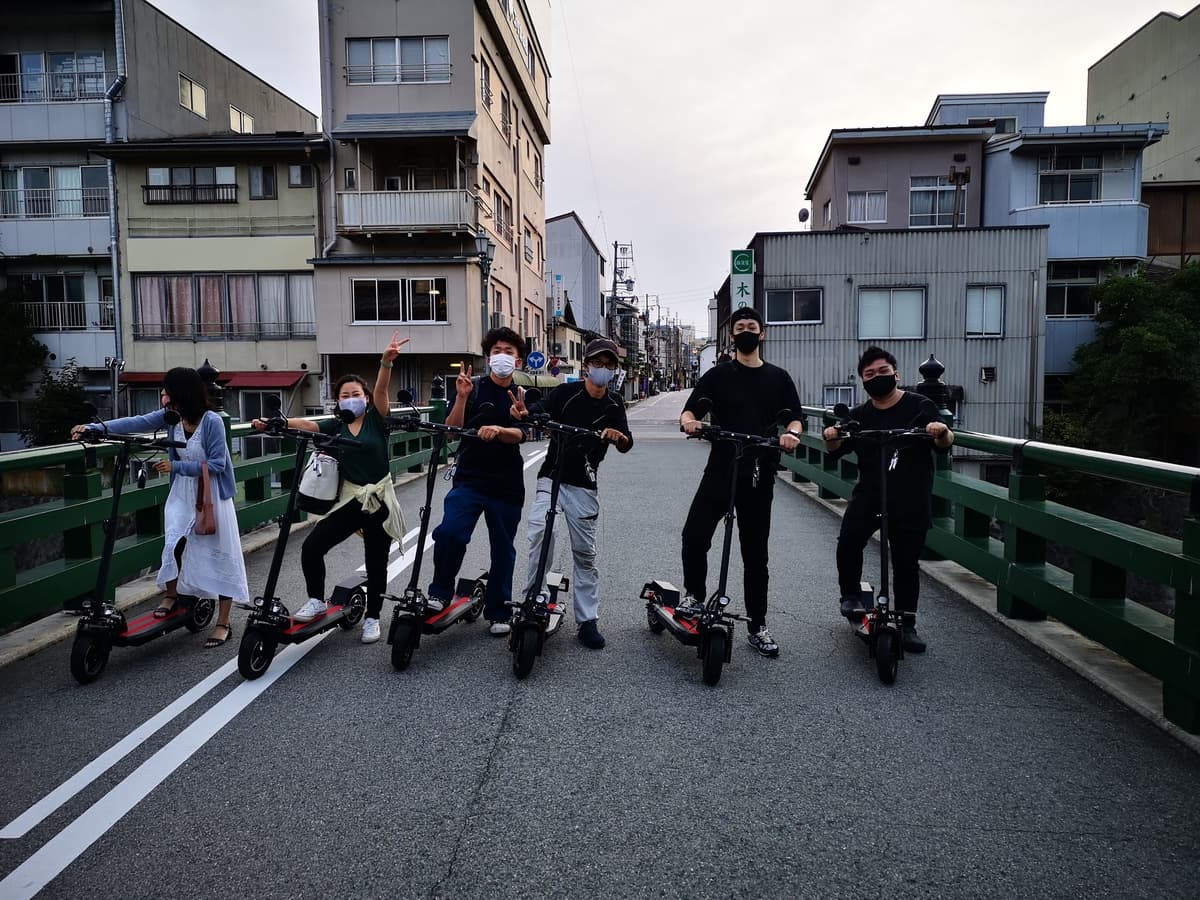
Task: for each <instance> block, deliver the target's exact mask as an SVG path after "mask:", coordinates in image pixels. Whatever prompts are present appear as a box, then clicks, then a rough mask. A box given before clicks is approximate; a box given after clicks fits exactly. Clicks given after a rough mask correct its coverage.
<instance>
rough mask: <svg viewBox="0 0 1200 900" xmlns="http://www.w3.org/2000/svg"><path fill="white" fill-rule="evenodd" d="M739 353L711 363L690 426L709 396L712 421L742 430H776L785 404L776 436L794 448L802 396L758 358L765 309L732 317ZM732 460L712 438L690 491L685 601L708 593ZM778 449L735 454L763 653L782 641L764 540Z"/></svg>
mask: <svg viewBox="0 0 1200 900" xmlns="http://www.w3.org/2000/svg"><path fill="white" fill-rule="evenodd" d="M729 330H730V334H732V335H733V343H734V346H735V348H736V351H737V353H736V356H735V358H734V359H733V360H731V361H730V362H726V363H721V364H719V365H716V366H713V367H712V368H711V369H709V370H708V371H707V372H705V373H704V375H703V376H701V378H700V380H699V381H698V382H696V387H695V388H693V390H692V394H691V396H690V397H688V400H687V403H686V404H685V405H684V407H683V413H682V414H681V415H680V417H679V424H680V425H682V426H683V430H684V431H686V432H687V433H688V434H695V433H696V432H698V431H699V430H700V419H699V418H698V416H700V415H703V414H704V407H705V401H707V403H708V404H709V408H710V409H711V411H712V417H713V420H714V422H715V423H716V424H718V425H720V427H721V428H723V429H725V430H726V431H741V432H746V433H750V434H761V435H767V436H771V437H774V436H775V434H776V431H777V428H778V421H779V414H780V412H781V411H783V410H787V411H788V415H789V421H788V425H787V430H786V431H785V432H784V433H783V434H782V435H780V436H779V443H780V446H782V447H783V449H785V450H789V451H790V450H794V449H795V448H796V446H797V445H798V444H799V443H800V434H801V432H802V430H803V428H804V424H803V423H802V422H801V421H800V397H799V395H798V394H797V393H796V384H795V382H793V381H792V377H791V376H790V375H789V374H788V373H787V372H786V371H785V370H783V369H781V368H779V366H773V365H771V364H770V363H768V362H763V359H762V351H761V346H762V341H763V339H764V337H765V336H766V329H764V328H763V320H762V316H761V315H759V313H758V312H757V311H756V310H754V309H751V308H749V307H743V308H741V309H739V310H736V311H735V312H734V313H733V315H731V316H730V317H729ZM733 461H734V446H733V444H731V443H728V442H718V443H715V444H713V446H712V450H711V451H710V452H709V455H708V465H706V466H705V468H704V477H703V478H701V479H700V486H699V487H698V488H697V489H696V495H695V496H694V497H693V498H692V506H691V508H690V509H689V510H688V516H687V521H686V522H685V523H684V526H683V587H684V592H685V594H686V596H685V597H684V599H683V603H682V607H683V608H688V609H698V608H699V606H700V605H701V604H702V603H703V601H704V597H705V596H706V595H707V593H708V592H707V585H706V579H707V576H708V550H709V547H711V546H712V536H713V532H714V531H715V530H716V527H717V523H718V522H720V521H721V518H722V517H723V516H724V515H725V513H726V511H727V510H728V508H729V489H730V478H729V469H730V466H731V465H732V463H733ZM778 462H779V454H778V453H777V452H771V451H768V452H755V451H754V450H753V449H750V450H749V451H748V452H747V454H746V455H745V456H743V458H742V459H741V461H740V465H739V468H738V488H737V498H736V510H735V512H736V515H737V525H738V538H739V542H740V544H741V548H742V567H743V571H744V577H743V582H744V587H745V591H746V597H745V600H746V615H747V616H749V618H750V624H749V632H750V635H749V640H750V644H751V646H753V647H754V648H755V649H756V650H758V651H759V652H760V653H762V654H763V655H764V656H778V655H779V644H778V643H777V642H776V641H775V639H774V638H773V637H772V636H771V633H770V632H769V631H767V624H766V623H767V587H768V574H767V555H768V554H767V549H768V548H767V543H768V541H769V540H770V536H771V501H772V500H773V499H774V496H775V468H776V465H777V464H778Z"/></svg>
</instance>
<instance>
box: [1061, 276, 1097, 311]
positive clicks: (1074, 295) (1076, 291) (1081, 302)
mask: <svg viewBox="0 0 1200 900" xmlns="http://www.w3.org/2000/svg"><path fill="white" fill-rule="evenodd" d="M1095 312H1096V308H1095V305H1094V304H1093V303H1092V289H1091V288H1090V287H1088V286H1087V285H1086V284H1072V285H1069V286H1068V287H1067V315H1068V316H1090V315H1094V314H1095Z"/></svg>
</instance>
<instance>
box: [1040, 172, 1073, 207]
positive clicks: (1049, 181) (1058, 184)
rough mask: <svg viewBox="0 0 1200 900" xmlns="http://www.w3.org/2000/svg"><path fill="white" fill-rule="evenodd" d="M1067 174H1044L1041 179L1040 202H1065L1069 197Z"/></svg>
mask: <svg viewBox="0 0 1200 900" xmlns="http://www.w3.org/2000/svg"><path fill="white" fill-rule="evenodd" d="M1067 177H1068V176H1066V175H1043V176H1042V177H1041V181H1040V192H1039V195H1038V202H1039V203H1064V202H1066V199H1067Z"/></svg>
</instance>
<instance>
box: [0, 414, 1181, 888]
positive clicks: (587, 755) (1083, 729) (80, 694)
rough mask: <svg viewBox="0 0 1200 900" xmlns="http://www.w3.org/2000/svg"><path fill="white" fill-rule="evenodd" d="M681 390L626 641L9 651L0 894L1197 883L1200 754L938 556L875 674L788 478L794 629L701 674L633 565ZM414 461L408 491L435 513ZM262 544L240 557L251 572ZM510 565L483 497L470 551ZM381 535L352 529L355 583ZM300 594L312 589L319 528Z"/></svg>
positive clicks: (782, 497) (458, 636)
mask: <svg viewBox="0 0 1200 900" xmlns="http://www.w3.org/2000/svg"><path fill="white" fill-rule="evenodd" d="M683 399H684V395H683V394H678V393H677V394H666V395H660V396H658V397H655V398H652V399H651V400H649V401H647V402H645V403H643V404H640V405H639V406H637V407H636V408H635V409H634V410H633V411H632V412H631V415H630V420H631V425H632V427H633V429H634V431H635V437H636V438H637V444H636V446H635V447H634V449H633V451H632V452H630V453H629V454H626V455H617V454H615V453H610V455H609V458H608V459H607V460H606V461H605V463H604V465H603V467H602V468H601V471H600V480H601V498H602V507H603V513H602V537H603V544H602V550H601V556H602V570H603V572H604V584H603V591H604V593H603V598H604V599H603V604H602V609H601V620H600V621H601V625H602V630H603V632H604V633H605V635H606V637H607V638H608V642H609V643H608V647H607V648H606V649H605V650H603V651H600V652H593V651H589V650H587V649H585V648H584V647H582V646H581V645H580V644H579V643H578V642H577V641H576V640H575V638H574V628H573V626H572V625H569V624H568V625H566V626H564V628H563V629H562V630H561V631H560V632H559V634H558V635H557V636H556V637H555V638H554V639H553V640H552V641H551V642H550V643H549V645H548V646H547V649H546V652H545V655H544V656H543V657H542V658H541V659H540V660H539V661H538V663H537V666H536V668H535V670H534V672H533V674H532V675H531V676H530V677H529V678H528V679H527V680H526V681H523V682H518V681H516V680H515V679H514V678H513V676H512V673H511V666H510V656H509V654H508V652H507V650H506V647H505V643H504V642H503V641H501V640H496V639H494V638H491V637H489V636H488V635H487V633H486V631H485V629H484V628H483V626H482V625H481V624H475V625H469V626H461V627H457V628H454V629H451V630H450V631H448V632H446V633H444V634H442V635H440V636H436V637H431V638H427V639H426V640H425V641H424V642H423V644H422V646H421V648H420V650H418V651H417V653H416V655H415V657H414V660H413V663H412V666H411V667H410V668H409V669H408V671H406V672H403V673H397V672H394V671H393V670H392V668H391V665H390V663H389V658H388V651H389V648H388V647H387V645H386V644H385V643H383V642H380V643H378V644H375V645H371V646H364V645H363V644H361V643H359V641H358V633H357V632H354V633H343V632H340V631H337V630H335V631H333V632H330V633H328V635H327V636H326V637H325V638H324V639H323V640H320V641H319V642H310V643H309V644H306V645H303V646H302V647H299V648H294V650H293V649H289V650H288V651H286V652H285V653H281V654H280V656H278V657H277V658H276V660H275V662H274V664H273V665H272V668H271V670H270V672H269V673H268V675H267V676H266V677H265V678H263V679H261V680H260V681H257V682H252V683H245V682H243V681H242V679H241V678H240V676H238V675H237V674H236V671H234V670H233V668H232V665H231V660H232V659H233V658H234V656H235V655H236V647H237V644H236V638H237V637H240V634H241V624H242V621H243V619H244V614H243V613H240V612H235V614H234V625H235V632H236V634H235V640H234V641H231V642H230V643H229V644H228V645H227V646H226V647H225V648H222V649H220V650H216V651H206V650H203V649H202V643H203V635H198V636H192V635H189V634H187V632H185V631H179V632H176V633H174V634H172V635H169V636H167V637H165V638H163V639H162V640H159V641H156V642H153V643H151V644H149V645H146V646H144V647H142V648H137V649H132V650H127V649H117V650H114V651H113V656H112V659H111V661H110V663H109V667H108V669H107V671H106V672H105V674H104V676H103V677H102V678H101V679H100V680H99V681H98V682H96V683H95V684H92V685H90V686H87V687H80V686H78V685H77V684H76V683H75V682H74V680H73V679H72V678H71V675H70V672H69V670H68V665H67V662H68V654H69V649H70V648H69V644H68V643H61V644H58V645H55V646H52V647H50V648H49V649H47V650H44V651H42V652H40V653H38V654H36V655H34V656H32V657H29V658H27V659H25V660H23V661H21V662H19V663H16V664H14V665H12V666H9V667H7V668H4V669H0V754H2V755H3V758H4V760H5V769H6V778H5V780H4V790H3V791H2V792H0V900H8V898H14V897H23V896H30V895H31V894H32V892H34V891H35V890H36V889H38V888H39V887H40V888H41V893H40V894H39V896H42V897H63V898H67V897H70V898H79V897H93V896H95V897H121V898H142V897H146V898H149V897H175V896H191V897H402V898H408V897H430V898H432V897H488V898H490V897H518V896H520V897H571V898H591V897H596V898H609V897H680V898H682V897H688V898H696V897H801V896H803V897H809V896H811V897H834V896H844V897H861V896H883V895H901V896H934V897H1012V896H1079V897H1083V896H1113V897H1189V898H1190V897H1194V896H1196V894H1197V891H1198V887H1197V885H1198V884H1200V882H1198V881H1197V876H1196V860H1197V858H1198V851H1200V802H1197V797H1200V759H1197V757H1196V756H1195V755H1194V754H1193V753H1192V752H1191V751H1189V750H1187V749H1185V748H1184V747H1182V746H1181V745H1179V744H1177V743H1176V742H1175V741H1173V740H1172V739H1171V738H1170V737H1168V736H1167V735H1165V734H1163V733H1162V732H1160V731H1159V730H1157V729H1156V728H1154V727H1152V726H1151V725H1149V724H1148V723H1146V722H1145V721H1144V720H1142V719H1141V718H1139V717H1138V716H1137V715H1135V714H1134V713H1132V712H1130V711H1129V710H1127V709H1126V708H1125V707H1123V706H1121V705H1119V704H1118V703H1116V702H1115V701H1114V700H1112V699H1110V698H1109V697H1108V696H1107V695H1105V694H1103V693H1101V692H1100V691H1099V690H1097V689H1096V688H1094V687H1093V686H1092V685H1090V684H1089V683H1087V682H1085V681H1084V680H1083V679H1081V678H1079V677H1077V676H1076V675H1074V674H1073V673H1071V672H1069V671H1068V670H1066V669H1065V668H1063V667H1062V666H1060V665H1059V664H1057V663H1056V662H1054V661H1053V660H1051V659H1049V658H1048V657H1046V656H1045V655H1044V654H1042V653H1041V652H1040V651H1038V650H1036V649H1034V648H1033V647H1031V646H1030V645H1028V644H1026V643H1024V642H1023V641H1022V640H1021V639H1020V638H1019V637H1017V636H1015V635H1014V634H1012V633H1011V632H1009V631H1008V630H1007V629H1005V628H1004V627H1003V626H1001V625H999V624H998V623H996V622H994V621H993V620H991V619H990V618H988V617H987V616H986V615H984V614H983V613H981V612H979V611H978V610H976V609H975V608H974V607H971V606H969V605H968V604H965V603H963V602H962V601H960V600H958V599H956V598H955V597H954V596H953V595H952V594H949V593H948V592H946V591H945V590H944V589H943V588H941V587H939V586H938V585H937V584H935V583H933V582H930V581H926V582H924V583H923V585H922V605H921V609H922V615H921V626H922V632H923V634H925V636H926V637H927V639H928V640H929V642H930V650H929V652H928V653H926V654H925V655H924V656H923V657H912V656H910V657H908V658H907V659H906V660H905V661H904V662H902V663H901V670H900V676H899V679H898V681H897V683H896V684H895V685H894V686H893V687H884V686H883V685H881V684H880V683H879V682H878V680H877V679H876V676H875V672H874V667H873V664H872V663H871V662H870V661H869V660H868V659H867V655H866V651H865V648H864V647H863V646H862V645H861V644H860V642H859V641H858V640H857V639H856V638H855V637H854V636H853V635H852V634H851V632H850V630H849V628H848V627H847V626H846V624H845V623H844V622H843V620H841V619H840V617H839V616H838V615H837V612H836V605H835V603H834V600H833V597H834V593H835V591H834V583H833V575H832V569H831V567H832V560H833V553H834V543H835V540H836V535H837V519H836V517H835V516H833V515H832V514H830V513H829V512H827V511H826V510H824V509H823V508H820V507H818V506H816V505H814V504H813V503H811V502H810V501H809V500H807V499H806V498H805V497H803V496H802V495H800V494H798V493H796V492H793V491H791V490H789V489H787V488H786V487H785V486H782V485H780V486H779V487H778V488H777V490H776V501H775V509H774V519H773V531H772V535H773V538H772V589H771V598H770V610H771V611H770V626H771V629H772V632H773V633H774V634H775V635H776V637H777V638H778V640H779V642H780V644H781V646H782V654H781V656H780V657H779V658H778V659H773V660H772V659H765V658H762V657H760V656H758V655H757V654H756V653H755V652H754V651H753V650H752V649H751V648H750V647H749V646H748V645H747V644H746V643H745V632H744V629H740V628H739V632H738V639H737V643H736V645H735V647H734V657H733V661H732V663H731V664H730V665H729V666H727V667H726V669H725V673H724V675H723V677H722V680H721V683H720V684H719V685H718V686H717V687H715V688H709V687H706V686H705V685H704V684H703V683H702V682H701V679H700V665H699V661H698V659H697V658H696V656H695V653H694V651H693V650H691V649H690V648H686V647H683V646H682V645H680V644H678V643H676V642H675V641H673V640H672V639H671V638H670V636H669V635H665V634H663V635H657V636H656V635H653V634H651V633H650V632H649V631H648V629H647V628H646V623H645V610H644V607H643V604H642V602H641V601H640V600H638V599H636V598H637V594H638V593H639V591H640V589H641V587H642V584H643V582H644V581H645V580H647V578H649V577H652V576H662V577H666V578H668V579H670V580H673V581H675V582H676V583H678V582H679V581H680V580H681V579H680V577H679V562H678V557H679V531H680V528H681V526H682V522H683V518H684V515H685V513H686V510H687V505H688V503H689V501H690V498H691V493H692V491H693V490H694V487H695V484H696V482H697V479H698V478H699V473H700V470H701V468H702V467H703V463H704V459H705V454H706V450H707V448H706V447H704V446H701V445H699V444H697V443H695V442H685V441H684V440H683V439H682V436H681V435H680V434H679V433H678V430H677V428H676V427H675V424H674V423H675V421H676V417H677V414H678V410H679V408H680V406H681V404H682V402H683ZM544 448H545V444H540V445H527V446H526V448H525V450H526V454H527V456H532V455H534V454H536V453H538V452H540V451H541V450H544ZM534 471H535V469H529V470H527V472H526V478H527V484H528V485H529V486H530V488H531V487H532V481H533V474H534ZM446 487H447V485H446V484H445V483H444V482H442V481H440V480H439V483H438V492H437V495H436V497H435V503H434V510H435V521H436V517H438V516H440V510H441V496H442V495H443V494H444V491H445V490H446ZM421 490H422V483H421V482H419V481H418V482H414V483H411V484H408V485H405V486H404V487H402V488H401V489H400V497H401V502H402V504H403V505H404V507H405V509H406V510H409V511H412V514H411V516H410V518H411V519H413V520H415V517H416V516H415V512H416V509H417V508H418V507H419V505H420V500H419V497H420V492H421ZM410 524H413V525H415V521H414V522H411V523H410ZM565 543H566V542H565V540H564V541H561V542H560V551H559V557H560V560H564V561H565V560H566V559H567V558H568V555H567V549H566V547H565ZM518 547H519V557H518V559H519V561H518V583H520V573H522V572H523V570H524V557H525V552H524V548H523V547H521V544H520V543H519V544H518ZM718 549H719V544H717V545H715V546H714V548H713V552H712V563H713V569H714V571H715V566H716V561H717V553H718ZM734 552H735V564H734V566H733V571H734V577H733V578H732V579H731V586H730V590H731V594H732V596H734V597H735V598H737V597H739V596H740V565H739V564H738V563H737V562H736V552H737V551H736V543H735V550H734ZM872 553H873V551H871V550H869V551H868V562H867V568H868V571H871V568H872V566H873V565H874V566H877V565H878V563H877V561H875V557H873V556H872ZM269 560H270V551H269V550H268V551H266V552H258V553H255V554H252V555H251V556H250V557H249V558H248V560H247V566H248V574H249V577H250V583H251V585H252V587H261V585H262V584H263V582H264V581H265V578H266V569H267V565H268V563H269ZM486 560H487V542H486V537H485V532H484V530H483V526H482V524H481V525H480V529H479V530H478V531H477V533H476V540H475V542H474V543H473V544H472V546H471V548H470V550H469V552H468V557H467V562H466V564H465V566H464V574H474V573H475V572H477V571H481V570H482V569H483V568H484V567H485V566H486ZM361 562H362V559H361V549H360V548H359V546H357V545H356V543H355V542H353V541H350V542H347V543H346V544H345V545H343V547H341V548H338V549H337V550H335V551H333V553H332V554H331V555H330V557H329V570H330V573H331V582H332V581H333V580H334V579H335V578H339V577H342V576H343V575H345V574H348V573H350V572H352V571H353V570H354V569H355V568H356V567H357V566H358V565H360V564H361ZM407 576H408V573H407V571H404V572H401V573H399V574H398V575H397V578H396V579H395V580H394V581H393V582H392V587H393V588H394V589H397V590H398V589H399V588H400V587H402V586H403V584H404V583H405V581H406V579H407ZM423 580H426V581H427V577H426V578H425V579H423ZM280 593H281V595H282V596H284V597H285V598H300V599H302V597H301V595H302V593H303V591H302V582H301V580H300V573H299V541H296V542H295V544H294V546H292V547H290V548H289V550H288V554H287V558H286V563H285V566H284V573H283V578H282V582H281V590H280ZM387 613H388V608H387V607H385V615H386V614H387ZM222 667H224V670H225V676H224V677H222V675H221V670H222ZM214 673H216V674H214ZM206 679H207V681H206ZM198 685H199V687H197V686H198ZM181 698H182V699H181ZM189 701H190V702H189ZM163 710H169V711H172V712H175V713H176V714H175V715H174V716H173V717H170V716H167V715H160V713H161V712H162V711H163ZM156 716H159V718H167V719H168V721H166V722H165V724H162V725H161V727H160V728H157V730H156V729H155V728H154V727H153V725H147V724H146V723H147V722H150V721H151V720H152V719H154V717H156ZM146 732H148V734H146ZM114 747H118V748H119V749H118V750H117V751H113V750H112V749H111V748H114ZM81 770H82V771H81ZM76 773H80V775H79V776H77V777H76ZM68 781H69V782H70V785H71V788H70V789H68V790H66V791H63V792H61V793H62V794H66V795H67V796H62V797H56V795H54V794H52V792H54V791H55V790H56V789H58V788H59V786H60V785H62V784H63V783H64V782H68ZM47 797H50V798H51V799H50V800H46V799H45V798H47ZM59 800H61V802H59ZM30 810H33V812H32V813H30V812H28V811H30Z"/></svg>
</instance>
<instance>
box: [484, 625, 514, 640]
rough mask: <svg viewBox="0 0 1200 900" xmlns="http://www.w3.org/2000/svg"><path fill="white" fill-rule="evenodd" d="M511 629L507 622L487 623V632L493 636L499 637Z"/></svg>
mask: <svg viewBox="0 0 1200 900" xmlns="http://www.w3.org/2000/svg"><path fill="white" fill-rule="evenodd" d="M510 631H512V626H511V625H509V624H508V623H507V622H492V623H491V624H490V625H488V634H490V635H492V636H494V637H501V636H503V635H506V634H508V633H509V632H510Z"/></svg>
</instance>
